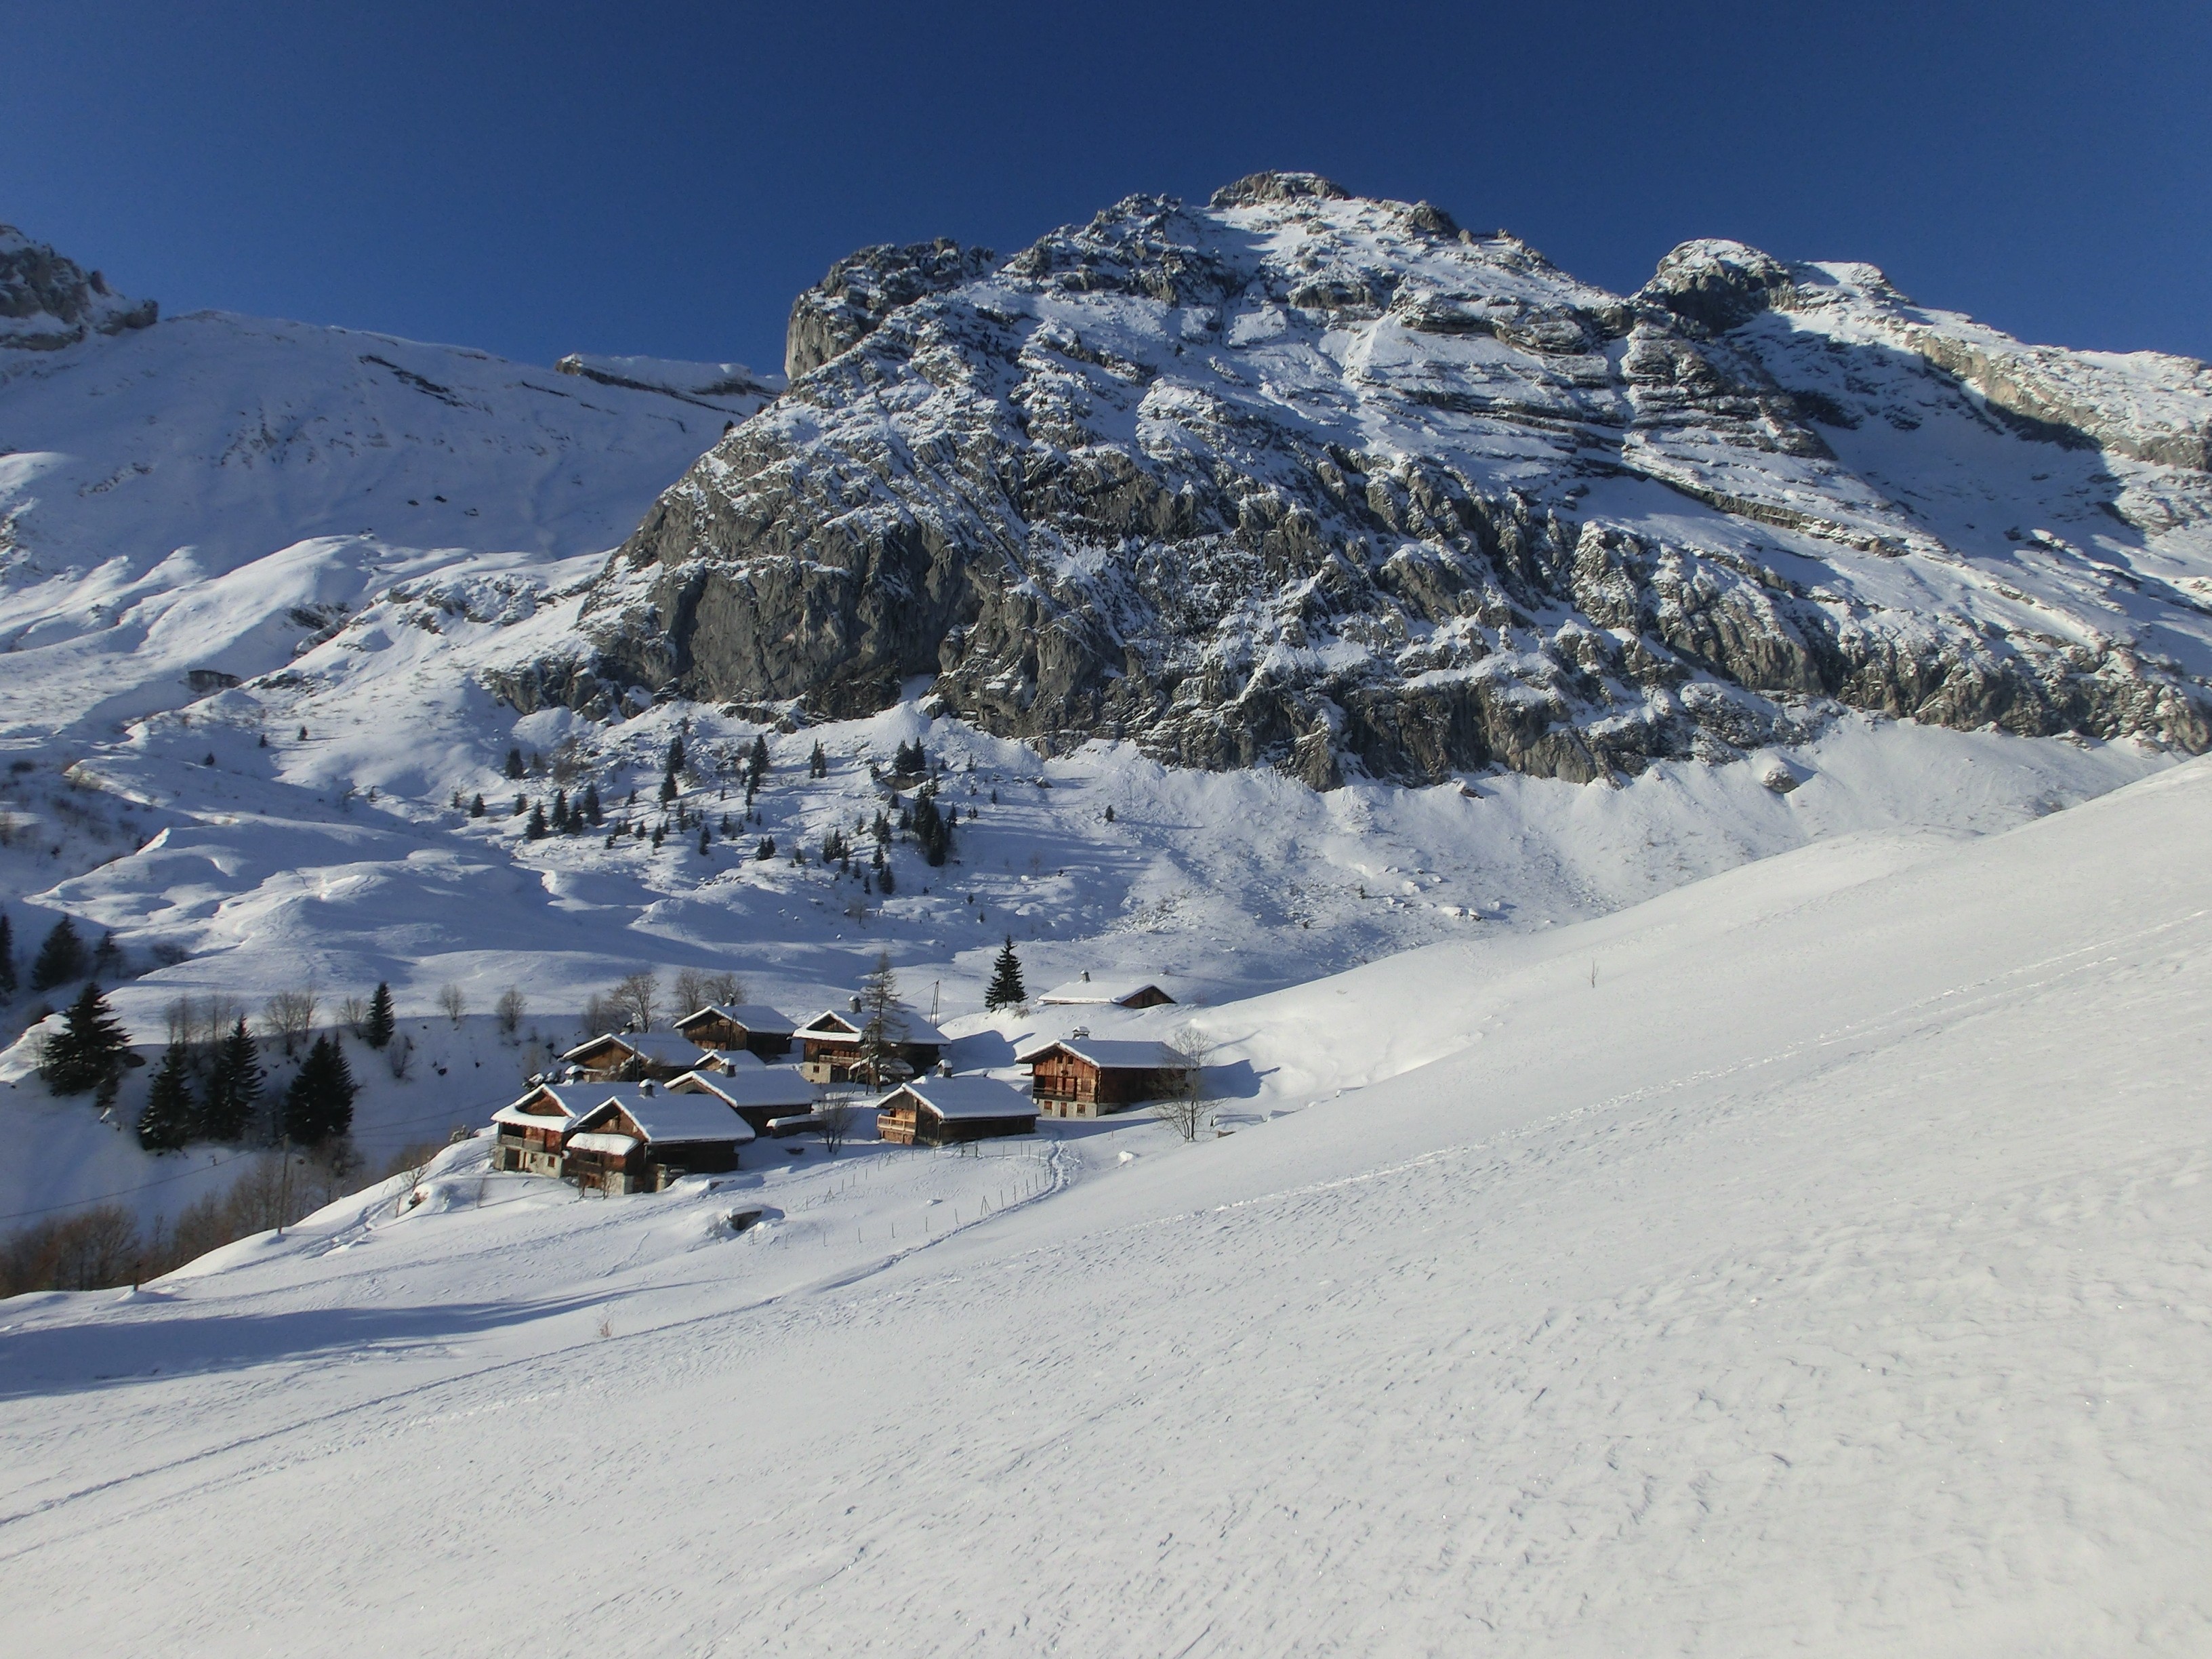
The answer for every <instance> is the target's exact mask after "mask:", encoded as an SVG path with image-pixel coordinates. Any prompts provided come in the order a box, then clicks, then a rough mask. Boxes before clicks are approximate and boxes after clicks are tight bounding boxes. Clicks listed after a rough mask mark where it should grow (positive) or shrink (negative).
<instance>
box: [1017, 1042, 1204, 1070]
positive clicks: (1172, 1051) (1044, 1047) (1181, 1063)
mask: <svg viewBox="0 0 2212 1659" xmlns="http://www.w3.org/2000/svg"><path fill="white" fill-rule="evenodd" d="M1054 1048H1065V1049H1066V1050H1067V1052H1068V1053H1070V1054H1073V1055H1074V1056H1075V1057H1076V1058H1077V1059H1078V1060H1089V1061H1090V1062H1091V1064H1092V1065H1093V1066H1107V1067H1115V1068H1127V1069H1129V1070H1134V1071H1146V1072H1158V1071H1172V1070H1178V1069H1181V1068H1183V1067H1186V1066H1189V1065H1190V1064H1191V1058H1190V1056H1189V1055H1188V1054H1185V1053H1183V1052H1182V1049H1180V1048H1176V1047H1174V1046H1173V1045H1172V1044H1170V1043H1165V1042H1141V1041H1139V1040H1138V1039H1137V1038H1134V1037H1052V1038H1050V1039H1048V1040H1047V1041H1044V1042H1033V1043H1031V1044H1030V1046H1029V1047H1028V1048H1024V1049H1021V1050H1019V1051H1018V1052H1017V1053H1016V1054H1015V1055H1014V1058H1015V1060H1018V1061H1019V1062H1020V1063H1021V1064H1022V1065H1024V1066H1026V1065H1028V1064H1029V1063H1030V1061H1031V1060H1036V1059H1037V1058H1038V1057H1039V1056H1040V1055H1042V1054H1047V1053H1048V1052H1050V1051H1051V1050H1052V1049H1054Z"/></svg>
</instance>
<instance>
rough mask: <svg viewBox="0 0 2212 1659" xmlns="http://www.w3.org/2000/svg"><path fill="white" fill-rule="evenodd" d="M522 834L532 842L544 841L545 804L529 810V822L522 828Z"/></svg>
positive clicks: (539, 804) (542, 803) (540, 803)
mask: <svg viewBox="0 0 2212 1659" xmlns="http://www.w3.org/2000/svg"><path fill="white" fill-rule="evenodd" d="M522 833H523V834H524V835H525V836H528V837H529V838H530V839H531V840H532V841H543V840H544V839H545V804H544V802H543V801H540V802H539V803H538V805H535V806H533V807H532V808H531V809H530V822H529V823H526V824H524V825H523V826H522Z"/></svg>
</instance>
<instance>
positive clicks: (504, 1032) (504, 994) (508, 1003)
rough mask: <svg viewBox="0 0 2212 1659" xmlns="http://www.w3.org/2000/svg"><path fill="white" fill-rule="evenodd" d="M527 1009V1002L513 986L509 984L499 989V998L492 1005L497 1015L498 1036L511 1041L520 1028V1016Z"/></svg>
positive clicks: (528, 1008) (528, 1006) (528, 1007)
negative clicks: (503, 988) (505, 987)
mask: <svg viewBox="0 0 2212 1659" xmlns="http://www.w3.org/2000/svg"><path fill="white" fill-rule="evenodd" d="M529 1010H530V1005H529V1003H528V1002H527V1001H526V1000H525V999H524V997H523V994H522V993H521V992H520V991H519V990H517V989H515V987H513V986H512V985H510V986H508V987H507V989H505V990H504V991H501V993H500V994H499V1000H498V1001H497V1002H495V1003H494V1004H493V1005H492V1012H494V1013H495V1014H496V1015H498V1016H499V1034H500V1036H503V1037H505V1038H506V1039H507V1041H508V1042H513V1040H514V1038H515V1036H516V1034H517V1033H519V1032H520V1030H522V1017H523V1015H524V1014H526V1013H527V1012H529Z"/></svg>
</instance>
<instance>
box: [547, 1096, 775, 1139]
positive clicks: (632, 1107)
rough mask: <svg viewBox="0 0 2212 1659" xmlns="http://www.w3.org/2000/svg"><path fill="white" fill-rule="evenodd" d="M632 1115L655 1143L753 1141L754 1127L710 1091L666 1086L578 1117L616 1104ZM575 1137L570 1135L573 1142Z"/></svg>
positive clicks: (587, 1118) (590, 1116)
mask: <svg viewBox="0 0 2212 1659" xmlns="http://www.w3.org/2000/svg"><path fill="white" fill-rule="evenodd" d="M616 1104H617V1103H616V1102H609V1103H607V1104H606V1105H604V1106H599V1107H596V1108H594V1109H592V1111H589V1112H586V1114H584V1115H583V1116H582V1117H581V1118H580V1119H579V1120H578V1122H579V1124H580V1125H582V1124H587V1123H590V1122H592V1121H595V1120H596V1119H597V1118H598V1116H599V1114H600V1113H601V1112H605V1111H606V1110H608V1109H610V1108H611V1107H612V1106H613V1105H616ZM618 1104H620V1106H621V1107H622V1109H623V1111H625V1112H627V1113H628V1114H629V1119H630V1121H631V1122H633V1123H635V1124H636V1125H637V1127H639V1128H641V1129H642V1130H644V1131H645V1138H646V1139H647V1140H648V1141H650V1142H652V1143H653V1145H654V1146H670V1145H673V1144H675V1143H678V1142H680V1141H686V1140H750V1139H752V1138H753V1131H752V1126H751V1125H750V1124H749V1123H747V1122H746V1121H744V1119H743V1118H741V1117H739V1116H738V1115H737V1114H736V1113H735V1112H734V1111H732V1110H731V1109H730V1108H729V1106H728V1104H727V1103H726V1102H724V1101H721V1100H719V1099H717V1098H716V1097H714V1096H713V1095H710V1094H695V1093H689V1092H685V1093H674V1092H671V1091H669V1090H667V1089H655V1090H654V1091H653V1092H652V1093H651V1094H649V1095H644V1094H641V1095H640V1096H639V1097H638V1098H637V1099H635V1100H625V1101H622V1102H619V1103H618ZM570 1139H571V1140H572V1141H573V1140H574V1136H571V1137H570Z"/></svg>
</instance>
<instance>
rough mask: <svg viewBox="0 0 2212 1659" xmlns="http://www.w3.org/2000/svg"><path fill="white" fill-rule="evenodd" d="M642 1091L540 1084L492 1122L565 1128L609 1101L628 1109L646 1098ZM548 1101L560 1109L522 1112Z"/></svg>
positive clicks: (625, 1085) (495, 1115) (635, 1086)
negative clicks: (632, 1104) (535, 1102)
mask: <svg viewBox="0 0 2212 1659" xmlns="http://www.w3.org/2000/svg"><path fill="white" fill-rule="evenodd" d="M642 1088H643V1085H641V1084H636V1083H543V1084H540V1085H538V1087H537V1088H535V1089H532V1091H530V1092H529V1093H528V1094H526V1095H525V1096H523V1097H522V1098H521V1099H520V1100H518V1101H516V1102H514V1103H513V1104H511V1105H507V1106H502V1107H501V1108H500V1109H499V1110H497V1111H495V1112H494V1113H493V1114H492V1115H491V1121H493V1122H495V1123H507V1124H513V1125H514V1126H515V1127H518V1128H525V1129H565V1128H568V1127H569V1126H570V1125H572V1124H574V1122H575V1121H576V1120H577V1119H578V1118H580V1117H581V1116H583V1115H585V1114H586V1112H591V1111H595V1110H597V1109H599V1107H601V1106H604V1105H605V1104H607V1103H609V1102H610V1101H611V1102H612V1103H615V1104H616V1105H617V1106H620V1107H622V1108H623V1109H624V1110H628V1109H629V1107H630V1105H631V1103H633V1102H634V1101H637V1100H642V1099H644V1098H645V1096H644V1095H643V1094H642V1093H641V1089H642ZM548 1099H550V1102H551V1103H553V1104H555V1105H557V1106H558V1107H559V1108H560V1111H559V1112H558V1113H557V1114H556V1113H553V1112H532V1111H528V1110H526V1107H528V1106H529V1105H530V1104H531V1103H532V1102H533V1101H544V1100H548Z"/></svg>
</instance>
